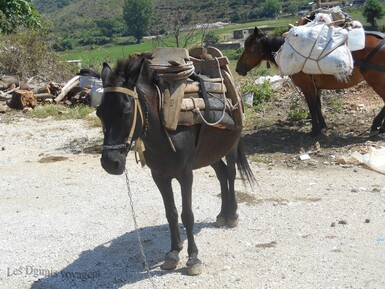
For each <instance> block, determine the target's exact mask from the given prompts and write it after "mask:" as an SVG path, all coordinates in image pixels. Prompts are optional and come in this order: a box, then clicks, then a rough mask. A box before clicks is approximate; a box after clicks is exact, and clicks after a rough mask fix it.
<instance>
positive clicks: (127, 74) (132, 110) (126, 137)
mask: <svg viewBox="0 0 385 289" xmlns="http://www.w3.org/2000/svg"><path fill="white" fill-rule="evenodd" d="M144 59H145V57H144V56H142V55H135V56H131V57H130V58H129V59H128V60H125V61H123V60H119V61H118V63H117V66H116V68H115V69H114V70H112V69H111V68H110V66H109V65H108V64H106V63H104V64H103V70H102V82H103V90H104V94H103V97H102V101H101V104H100V106H99V107H98V108H97V115H98V117H99V118H100V120H101V122H102V125H103V132H104V141H103V151H102V157H101V164H102V167H103V168H104V169H105V170H106V171H107V172H108V173H110V174H122V173H123V172H124V169H125V165H126V156H127V153H128V151H129V149H130V147H131V143H132V141H133V140H135V139H136V138H138V137H139V136H140V134H141V133H142V130H143V126H144V123H145V120H144V117H143V107H142V104H141V102H140V101H139V96H138V92H137V91H136V83H137V80H138V77H139V74H140V71H141V67H142V64H143V61H144Z"/></svg>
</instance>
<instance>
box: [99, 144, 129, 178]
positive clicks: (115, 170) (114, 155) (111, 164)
mask: <svg viewBox="0 0 385 289" xmlns="http://www.w3.org/2000/svg"><path fill="white" fill-rule="evenodd" d="M100 162H101V164H102V167H103V169H104V170H105V171H106V172H107V173H109V174H111V175H121V174H123V172H124V170H125V168H126V154H125V153H122V152H120V151H117V150H103V152H102V157H101V158H100Z"/></svg>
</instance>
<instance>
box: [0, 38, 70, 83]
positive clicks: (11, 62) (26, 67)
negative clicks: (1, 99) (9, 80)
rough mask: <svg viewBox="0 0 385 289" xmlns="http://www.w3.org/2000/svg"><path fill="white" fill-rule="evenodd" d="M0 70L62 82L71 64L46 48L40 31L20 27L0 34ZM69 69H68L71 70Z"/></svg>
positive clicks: (6, 72) (22, 76) (2, 72)
mask: <svg viewBox="0 0 385 289" xmlns="http://www.w3.org/2000/svg"><path fill="white" fill-rule="evenodd" d="M0 42H1V44H2V45H1V46H0V73H1V74H8V75H18V76H19V77H20V78H22V79H27V78H30V77H32V76H35V75H40V76H42V77H44V78H50V80H51V81H58V82H59V81H63V80H66V79H68V78H69V77H70V76H73V74H74V71H73V70H72V69H73V68H72V66H71V65H69V64H68V63H66V62H63V61H61V59H60V58H59V56H58V54H57V53H56V52H54V51H52V50H50V48H49V46H48V43H49V41H47V34H46V33H45V32H44V31H42V30H39V31H37V30H23V31H18V32H17V33H14V34H9V35H0ZM71 68H72V69H71Z"/></svg>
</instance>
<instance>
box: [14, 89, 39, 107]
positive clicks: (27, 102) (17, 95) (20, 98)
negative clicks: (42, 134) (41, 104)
mask: <svg viewBox="0 0 385 289" xmlns="http://www.w3.org/2000/svg"><path fill="white" fill-rule="evenodd" d="M36 105H37V99H36V97H35V95H34V94H33V92H32V91H30V90H22V89H19V90H15V91H14V92H13V94H12V99H11V100H10V101H9V102H8V106H9V107H10V108H14V109H20V110H22V109H24V108H26V107H31V108H35V106H36Z"/></svg>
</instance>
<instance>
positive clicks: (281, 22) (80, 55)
mask: <svg viewBox="0 0 385 289" xmlns="http://www.w3.org/2000/svg"><path fill="white" fill-rule="evenodd" d="M346 12H348V13H349V14H350V16H351V17H352V18H353V19H355V20H358V21H361V22H362V23H363V25H364V26H366V27H367V25H368V24H367V22H366V21H365V19H364V17H363V16H362V12H361V10H359V9H350V10H348V11H346ZM297 19H298V18H297V17H291V18H280V19H274V20H265V21H256V22H248V23H243V24H231V25H227V26H225V27H223V28H216V29H212V30H211V31H212V32H213V33H214V34H215V35H216V36H218V37H219V39H224V38H226V39H228V38H229V35H232V32H233V31H234V30H237V29H245V28H253V27H255V26H257V27H273V28H274V27H287V26H288V25H289V24H295V22H296V20H297ZM378 24H379V25H385V18H382V19H380V20H379V21H378ZM208 31H210V30H208ZM208 31H207V32H208ZM226 36H227V37H226ZM201 39H202V34H200V35H197V36H196V38H195V39H194V40H193V41H191V42H190V43H191V47H194V46H199V45H200V41H201ZM163 42H165V43H166V45H165V44H162V45H160V44H159V43H157V42H155V41H154V40H151V39H143V41H142V43H141V44H131V45H115V46H114V45H106V46H100V47H98V46H94V47H92V48H82V49H78V50H71V51H66V52H63V53H61V54H60V55H61V57H62V58H63V60H81V61H82V66H83V67H88V68H93V69H95V70H99V69H100V68H101V65H102V63H103V62H107V63H115V62H116V60H117V59H119V58H126V57H128V56H129V55H131V54H134V53H141V52H146V51H152V50H153V49H154V48H155V47H159V46H174V45H173V43H175V41H174V40H173V39H172V38H171V37H168V38H165V39H164V40H163ZM231 62H232V63H231V66H232V67H234V65H235V64H234V63H235V61H234V60H233V61H231ZM233 62H234V63H233Z"/></svg>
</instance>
